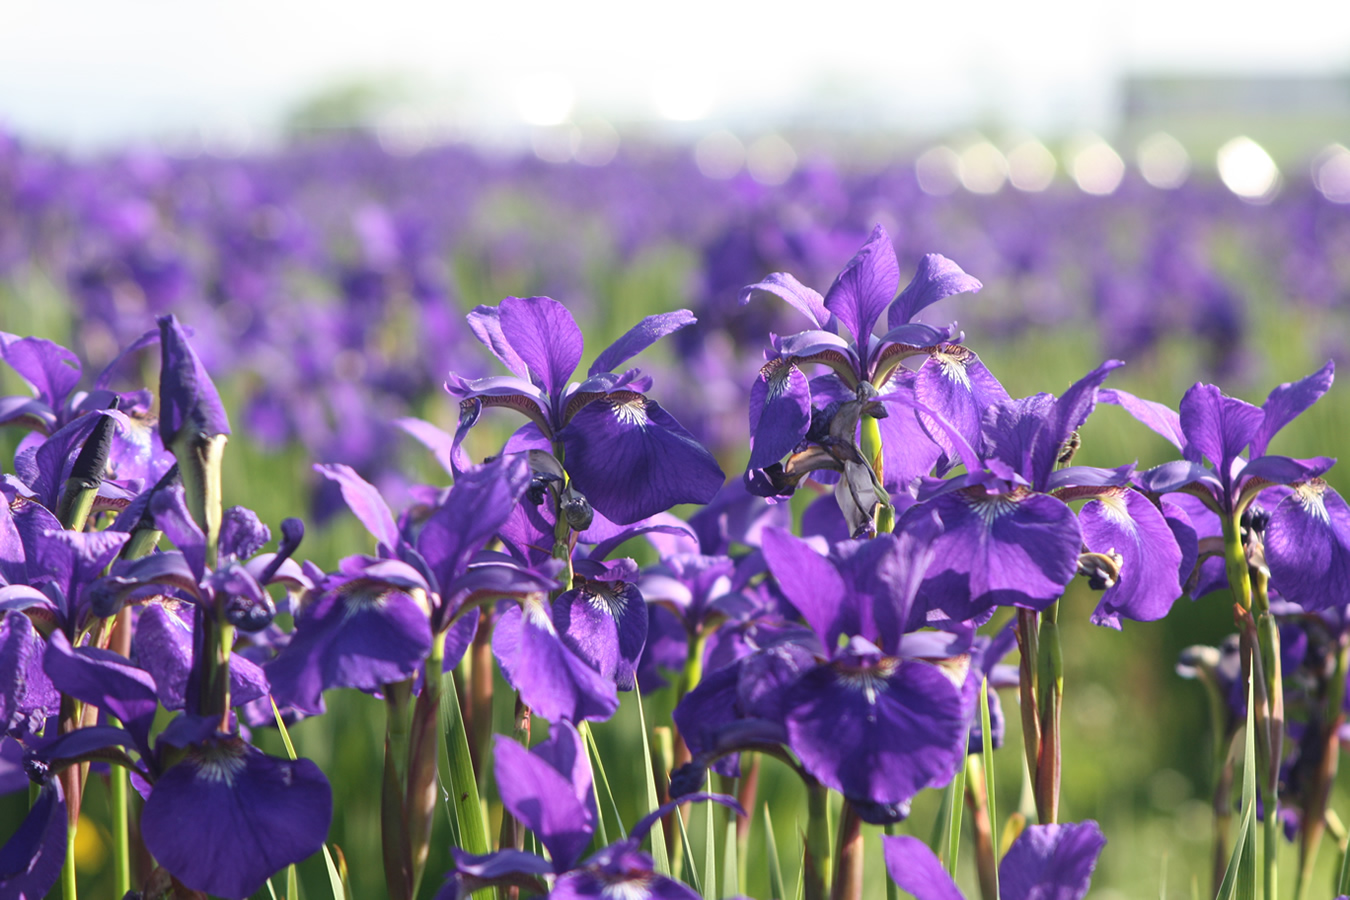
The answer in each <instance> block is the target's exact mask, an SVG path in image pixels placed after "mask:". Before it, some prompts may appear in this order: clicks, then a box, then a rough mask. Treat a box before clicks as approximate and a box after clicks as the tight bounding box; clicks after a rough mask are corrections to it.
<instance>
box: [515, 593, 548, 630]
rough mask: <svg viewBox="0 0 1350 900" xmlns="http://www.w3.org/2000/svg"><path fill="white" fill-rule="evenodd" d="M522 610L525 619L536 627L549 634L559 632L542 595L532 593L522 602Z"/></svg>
mask: <svg viewBox="0 0 1350 900" xmlns="http://www.w3.org/2000/svg"><path fill="white" fill-rule="evenodd" d="M520 612H521V615H522V616H523V617H524V619H525V621H527V622H529V623H530V624H531V625H533V626H534V627H535V628H539V629H542V630H544V631H547V632H548V633H549V634H557V632H556V631H555V630H554V629H553V617H552V616H550V615H549V611H548V607H546V606H545V605H544V601H543V599H542V595H540V594H531V595H529V596H528V597H526V598H525V602H524V603H522V604H521V610H520Z"/></svg>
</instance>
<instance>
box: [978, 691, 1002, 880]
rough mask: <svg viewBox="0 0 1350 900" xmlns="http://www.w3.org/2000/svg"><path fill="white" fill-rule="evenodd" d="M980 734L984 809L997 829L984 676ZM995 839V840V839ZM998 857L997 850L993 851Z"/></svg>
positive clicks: (991, 741)
mask: <svg viewBox="0 0 1350 900" xmlns="http://www.w3.org/2000/svg"><path fill="white" fill-rule="evenodd" d="M980 734H981V735H983V736H984V747H983V748H982V749H981V752H980V762H981V763H983V765H984V787H985V807H986V808H987V809H988V810H989V822H990V828H991V830H992V829H996V828H997V827H998V807H997V806H996V805H995V803H994V738H993V734H994V731H993V728H992V726H991V725H990V719H989V678H988V676H985V678H984V680H983V681H982V682H981V684H980ZM995 839H996V838H995ZM994 854H995V856H997V855H998V851H997V849H995V851H994ZM993 897H994V900H998V867H997V866H995V868H994V893H993Z"/></svg>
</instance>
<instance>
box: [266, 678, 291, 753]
mask: <svg viewBox="0 0 1350 900" xmlns="http://www.w3.org/2000/svg"><path fill="white" fill-rule="evenodd" d="M267 702H269V703H271V704H272V716H273V718H275V719H276V720H277V730H278V731H280V732H281V742H282V743H283V744H285V745H286V755H287V756H289V757H290V758H291V761H292V762H294V761H295V759H296V755H295V745H294V744H292V743H291V733H290V732H289V731H287V730H286V723H285V722H283V721H281V710H279V709H277V701H276V700H274V699H272V695H271V694H268V695H267Z"/></svg>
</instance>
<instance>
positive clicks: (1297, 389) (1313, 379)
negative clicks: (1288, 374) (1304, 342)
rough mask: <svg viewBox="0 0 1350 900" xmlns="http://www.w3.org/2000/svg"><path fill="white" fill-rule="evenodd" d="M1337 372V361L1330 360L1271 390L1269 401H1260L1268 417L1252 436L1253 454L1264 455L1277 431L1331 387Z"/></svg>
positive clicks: (1253, 455)
mask: <svg viewBox="0 0 1350 900" xmlns="http://www.w3.org/2000/svg"><path fill="white" fill-rule="evenodd" d="M1335 375H1336V365H1335V363H1332V362H1328V363H1327V364H1326V365H1325V366H1323V367H1322V368H1320V369H1318V370H1317V371H1316V372H1313V373H1312V374H1311V375H1309V376H1308V377H1306V378H1301V379H1299V380H1298V381H1293V382H1288V383H1286V384H1282V385H1280V386H1279V387H1277V388H1275V390H1273V391H1271V392H1270V396H1269V397H1267V398H1266V402H1265V403H1263V404H1262V405H1261V411H1262V412H1263V413H1264V414H1265V418H1264V419H1263V420H1262V422H1261V428H1260V430H1259V431H1258V432H1257V433H1256V437H1254V438H1252V457H1253V458H1255V457H1258V456H1264V455H1265V453H1266V448H1267V447H1269V446H1270V439H1271V438H1273V437H1274V436H1275V433H1276V432H1278V431H1279V430H1280V429H1281V428H1283V427H1284V426H1286V425H1288V424H1289V423H1290V422H1292V421H1293V420H1294V419H1295V418H1297V417H1298V416H1299V414H1300V413H1302V412H1303V411H1304V410H1306V409H1307V408H1308V407H1310V406H1312V405H1313V404H1314V403H1316V402H1317V401H1318V399H1319V398H1321V396H1322V395H1323V394H1325V393H1326V392H1327V391H1329V390H1331V382H1332V380H1333V379H1334V378H1335Z"/></svg>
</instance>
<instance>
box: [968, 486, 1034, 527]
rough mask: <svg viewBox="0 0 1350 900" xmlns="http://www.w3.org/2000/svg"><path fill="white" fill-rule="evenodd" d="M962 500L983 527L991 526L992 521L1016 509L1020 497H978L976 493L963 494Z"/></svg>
mask: <svg viewBox="0 0 1350 900" xmlns="http://www.w3.org/2000/svg"><path fill="white" fill-rule="evenodd" d="M962 498H963V499H964V500H965V501H966V505H967V506H969V507H970V510H971V512H973V513H975V515H977V516H979V517H980V520H981V521H982V522H984V524H985V525H992V524H993V523H994V520H996V519H1001V518H1003V517H1004V516H1006V515H1008V514H1009V513H1011V512H1013V511H1014V510H1016V509H1017V503H1018V501H1019V500H1021V498H1022V495H1021V494H1019V493H1013V494H986V495H984V496H980V495H979V493H978V492H974V491H972V492H970V493H963V494H962Z"/></svg>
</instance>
